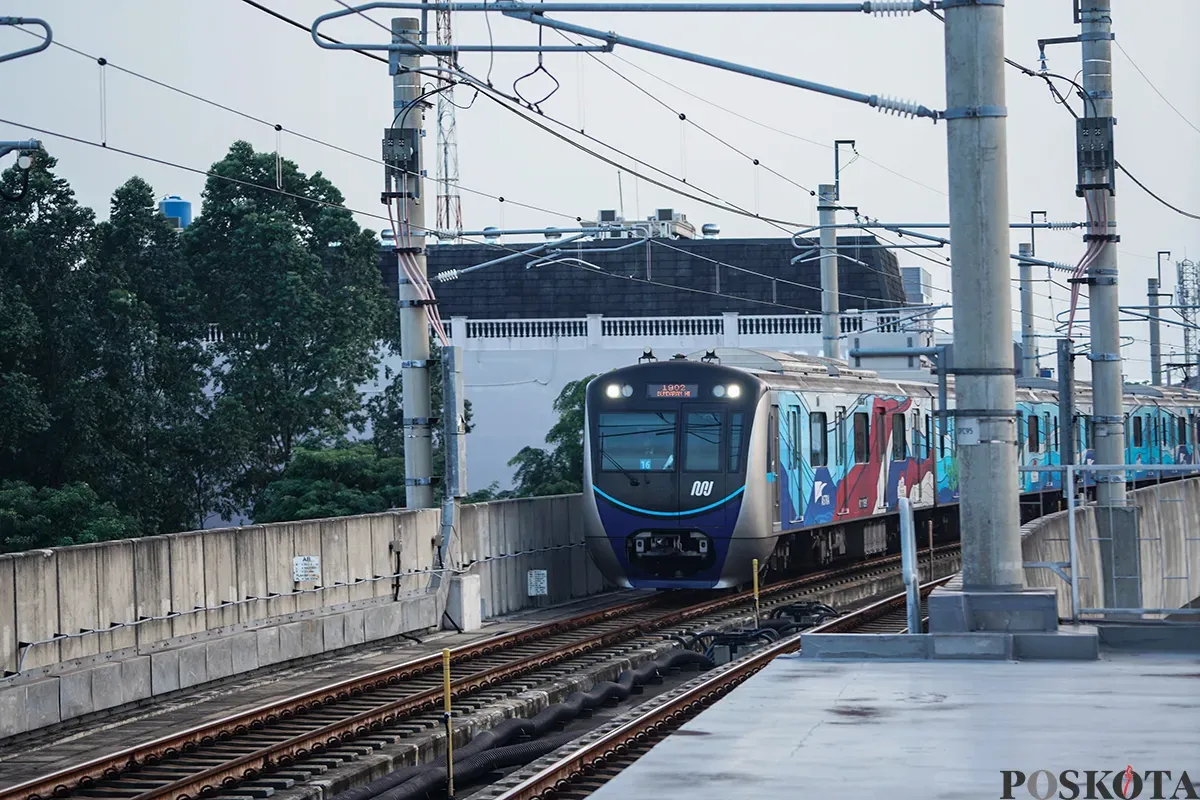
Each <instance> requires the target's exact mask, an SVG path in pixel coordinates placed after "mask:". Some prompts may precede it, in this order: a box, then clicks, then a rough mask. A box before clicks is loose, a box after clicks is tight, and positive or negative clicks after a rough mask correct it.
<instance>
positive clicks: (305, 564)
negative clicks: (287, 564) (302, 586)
mask: <svg viewBox="0 0 1200 800" xmlns="http://www.w3.org/2000/svg"><path fill="white" fill-rule="evenodd" d="M292 580H293V581H295V582H296V583H320V582H321V557H320V556H296V557H295V558H294V559H292Z"/></svg>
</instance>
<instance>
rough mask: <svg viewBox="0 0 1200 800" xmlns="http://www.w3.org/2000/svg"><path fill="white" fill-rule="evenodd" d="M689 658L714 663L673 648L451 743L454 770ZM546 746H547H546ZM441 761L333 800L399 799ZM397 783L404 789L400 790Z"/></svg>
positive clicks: (619, 694) (617, 697) (622, 696)
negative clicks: (559, 699) (467, 739)
mask: <svg viewBox="0 0 1200 800" xmlns="http://www.w3.org/2000/svg"><path fill="white" fill-rule="evenodd" d="M688 664H694V665H698V666H701V667H705V668H711V667H712V666H713V662H712V659H710V658H708V657H706V656H705V655H703V654H702V653H697V652H695V651H693V650H673V651H671V652H670V653H667V654H665V655H663V656H660V657H659V658H657V659H655V660H654V661H649V662H647V663H645V664H643V665H642V666H640V667H638V668H637V669H632V670H625V671H624V672H622V673H621V674H620V675H619V676H618V677H617V680H616V682H613V681H601V682H600V683H597V684H596V685H595V686H593V687H592V688H591V690H590V691H587V692H572V693H571V694H570V695H568V696H567V698H566V699H565V700H563V701H562V702H561V703H555V704H554V705H552V706H548V707H547V708H544V709H542V710H541V711H540V712H538V713H537V714H536V715H534V716H533V717H532V718H530V719H522V718H514V719H506V720H504V721H503V722H501V723H500V724H498V725H496V727H494V728H492V729H491V730H486V731H483V732H481V733H479V734H477V735H476V736H475V737H474V738H473V739H471V741H470V742H468V743H467V744H465V745H463V746H462V747H459V748H456V749H455V751H454V771H455V775H456V776H457V774H458V771H459V766H458V764H459V761H460V760H461V761H464V762H465V761H466V760H468V759H471V758H473V757H475V756H477V755H479V754H481V753H485V752H488V751H490V750H492V749H494V748H501V747H504V746H505V745H508V744H509V743H510V742H512V741H514V740H516V739H517V738H518V737H521V736H526V737H530V738H533V737H538V736H542V735H544V734H545V733H547V732H548V731H550V730H552V729H553V728H554V727H555V726H556V725H560V724H563V723H566V722H570V721H571V720H573V719H575V717H577V716H579V714H580V712H582V711H583V710H585V709H593V708H597V707H599V706H601V705H603V704H604V703H606V702H608V701H609V700H624V699H625V698H627V697H629V695H630V694H631V693H632V692H633V687H634V686H635V685H641V684H644V683H646V682H647V681H649V680H650V679H651V678H653V677H654V676H655V675H657V674H659V673H660V672H662V671H665V670H668V669H671V668H672V667H681V666H685V665H688ZM527 744H533V743H532V742H523V743H522V745H527ZM559 746H561V745H559ZM553 749H555V748H551V750H553ZM546 752H550V751H549V750H547V751H546ZM530 760H532V759H530ZM445 763H446V758H445V756H442V757H441V758H439V759H438V760H436V761H432V762H429V763H427V764H418V765H416V766H413V767H406V768H404V769H401V770H397V771H396V772H392V773H390V774H388V775H384V776H383V777H381V778H377V779H375V780H373V781H371V782H370V783H368V784H367V785H366V786H360V787H358V788H357V789H350V790H348V791H345V792H342V793H341V794H339V795H337V796H336V797H335V798H334V800H374V799H377V800H400V798H407V797H411V796H415V795H409V794H408V793H407V792H408V782H410V781H413V779H414V778H416V777H417V776H419V775H422V774H423V773H426V772H430V771H432V770H440V771H441V773H442V780H443V781H444V780H445ZM414 782H415V781H414ZM422 783H423V781H422ZM397 787H400V789H403V790H404V791H403V793H401V792H400V791H399V789H397ZM393 790H395V791H393Z"/></svg>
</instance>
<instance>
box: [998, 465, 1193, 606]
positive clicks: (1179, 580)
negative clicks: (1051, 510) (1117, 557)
mask: <svg viewBox="0 0 1200 800" xmlns="http://www.w3.org/2000/svg"><path fill="white" fill-rule="evenodd" d="M1129 505H1131V506H1136V507H1137V508H1138V517H1139V520H1140V530H1139V533H1138V540H1139V541H1138V548H1137V549H1138V568H1139V572H1140V576H1141V597H1142V600H1141V607H1142V608H1182V607H1183V606H1186V605H1188V604H1189V603H1190V602H1191V601H1193V600H1195V599H1196V597H1197V595H1198V594H1200V478H1190V479H1187V480H1178V481H1171V482H1168V483H1163V484H1159V485H1157V486H1150V487H1147V488H1144V489H1137V490H1135V491H1133V492H1130V493H1129ZM1069 513H1071V512H1068V511H1061V512H1059V513H1057V514H1050V515H1048V516H1045V517H1041V518H1040V519H1037V520H1034V521H1033V522H1031V523H1029V524H1028V525H1026V526H1025V527H1024V528H1023V529H1022V541H1021V546H1022V552H1023V555H1024V559H1025V561H1026V562H1031V561H1041V562H1054V561H1057V562H1070V560H1071V556H1070V549H1069V548H1070V544H1069V541H1068V532H1069V519H1068V514H1069ZM1104 513H1105V511H1104V509H1100V508H1097V507H1096V506H1095V505H1088V506H1083V507H1081V508H1076V509H1075V511H1074V514H1075V544H1076V549H1077V557H1078V575H1079V579H1078V583H1079V603H1080V606H1081V607H1083V608H1101V607H1103V606H1104V592H1103V575H1104V572H1103V564H1102V562H1101V559H1100V542H1099V541H1098V537H1099V533H1100V524H1099V522H1098V515H1101V514H1104ZM1067 573H1068V574H1070V571H1069V570H1067ZM1189 575H1190V582H1189V580H1188V579H1187V578H1188V576H1189ZM1025 580H1026V582H1027V583H1028V585H1029V586H1031V587H1047V588H1053V589H1055V590H1057V592H1058V614H1059V616H1060V617H1062V618H1069V617H1070V616H1071V585H1070V584H1069V583H1067V582H1066V581H1064V580H1063V579H1062V578H1060V577H1059V576H1058V575H1056V574H1054V573H1053V572H1051V571H1050V570H1048V569H1043V568H1026V569H1025Z"/></svg>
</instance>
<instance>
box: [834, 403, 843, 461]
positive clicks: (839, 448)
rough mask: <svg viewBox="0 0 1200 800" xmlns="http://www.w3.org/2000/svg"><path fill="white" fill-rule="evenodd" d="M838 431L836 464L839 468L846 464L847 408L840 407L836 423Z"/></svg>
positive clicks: (836, 434)
mask: <svg viewBox="0 0 1200 800" xmlns="http://www.w3.org/2000/svg"><path fill="white" fill-rule="evenodd" d="M835 424H836V425H837V430H836V431H835V432H834V435H835V436H836V437H837V438H836V439H835V440H834V445H835V449H834V451H833V452H834V455H835V457H836V458H837V461H836V462H835V463H836V464H838V465H839V466H840V465H842V464H845V463H846V407H845V406H838V409H837V417H836V423H835Z"/></svg>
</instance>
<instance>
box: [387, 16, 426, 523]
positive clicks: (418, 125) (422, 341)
mask: <svg viewBox="0 0 1200 800" xmlns="http://www.w3.org/2000/svg"><path fill="white" fill-rule="evenodd" d="M420 28H421V23H420V20H419V19H418V18H416V17H397V18H393V19H392V41H393V42H400V41H402V40H408V41H413V40H415V39H416V38H417V36H418V35H419V34H420ZM398 59H399V65H400V69H399V70H398V71H397V72H396V74H395V75H393V76H392V114H393V117H394V120H393V123H392V124H393V125H399V127H398V128H392V127H390V126H389V130H388V133H387V134H386V135H385V138H384V142H385V147H384V149H385V156H386V151H387V144H388V143H389V142H390V143H392V144H393V146H394V147H395V148H396V149H397V150H399V151H400V152H399V153H397V154H395V158H396V160H397V161H398V162H400V165H401V168H400V169H395V168H388V169H387V176H388V180H387V192H386V193H385V194H390V195H392V196H394V197H396V198H397V199H399V200H400V207H401V209H402V214H401V218H400V220H399V221H398V224H399V225H400V226H401V238H400V240H398V241H397V242H396V244H397V252H396V256H397V262H398V263H397V266H398V269H397V279H398V281H399V288H400V358H401V360H402V362H401V365H400V366H401V370H400V376H401V377H400V380H401V383H402V385H403V387H404V412H403V413H404V420H403V422H404V477H405V493H404V496H405V502H404V504H405V506H406V507H408V508H432V507H433V480H432V477H433V439H432V437H431V435H430V431H431V427H430V423H431V420H430V400H429V387H430V379H429V368H430V361H429V322H428V316H427V312H426V308H425V302H424V301H423V300H422V299H421V293H420V292H419V291H418V287H417V286H416V285H414V284H413V282H412V281H411V280H409V279H408V277H407V275H406V272H405V269H404V267H403V265H401V264H400V263H399V262H400V259H404V260H405V261H406V262H407V265H408V268H409V270H411V271H413V272H414V273H415V274H416V277H418V278H419V279H420V280H424V279H425V239H424V236H425V202H424V197H422V193H421V178H420V175H421V166H420V165H421V129H422V127H423V126H424V124H425V104H424V103H421V104H419V105H414V104H416V103H417V98H418V97H419V96H420V94H421V80H422V78H421V75H420V74H418V73H416V72H412V71H411V70H414V69H417V68H419V67H420V61H421V59H420V57H419V56H406V55H401V56H399V57H398ZM385 160H386V159H385ZM392 196H388V197H387V198H386V199H387V200H388V201H389V202H390V201H391V199H392ZM406 234H407V235H406ZM410 237H411V238H410ZM406 256H411V257H406Z"/></svg>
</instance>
